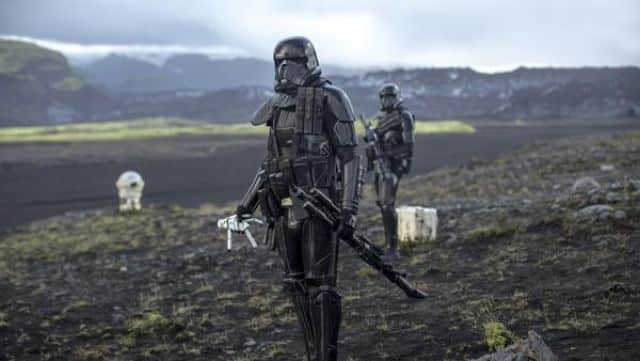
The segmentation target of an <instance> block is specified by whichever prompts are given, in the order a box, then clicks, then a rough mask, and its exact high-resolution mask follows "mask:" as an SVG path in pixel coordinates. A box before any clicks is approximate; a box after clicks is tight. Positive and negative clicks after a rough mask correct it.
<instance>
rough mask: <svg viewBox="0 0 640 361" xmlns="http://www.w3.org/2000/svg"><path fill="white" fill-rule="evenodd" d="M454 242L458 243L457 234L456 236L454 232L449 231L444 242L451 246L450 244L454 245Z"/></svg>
mask: <svg viewBox="0 0 640 361" xmlns="http://www.w3.org/2000/svg"><path fill="white" fill-rule="evenodd" d="M456 243H458V236H456V234H455V233H449V234H448V235H447V238H446V240H445V241H444V244H445V245H446V246H449V247H451V246H453V245H455V244H456Z"/></svg>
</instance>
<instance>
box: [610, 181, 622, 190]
mask: <svg viewBox="0 0 640 361" xmlns="http://www.w3.org/2000/svg"><path fill="white" fill-rule="evenodd" d="M609 189H610V190H612V191H621V190H623V189H624V185H623V184H622V183H620V182H613V183H611V184H610V185H609Z"/></svg>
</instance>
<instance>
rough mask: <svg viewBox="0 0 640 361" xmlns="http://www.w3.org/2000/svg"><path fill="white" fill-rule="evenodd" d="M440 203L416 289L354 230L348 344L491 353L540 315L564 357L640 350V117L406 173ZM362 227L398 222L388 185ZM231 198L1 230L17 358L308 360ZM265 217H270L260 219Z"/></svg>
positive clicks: (402, 353)
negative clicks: (233, 233)
mask: <svg viewBox="0 0 640 361" xmlns="http://www.w3.org/2000/svg"><path fill="white" fill-rule="evenodd" d="M403 184H404V185H403V188H402V191H401V200H402V203H409V204H421V205H427V206H432V207H436V208H438V210H439V216H440V229H439V236H438V239H437V240H436V241H435V242H429V243H423V244H419V245H415V246H412V247H406V248H405V249H404V255H405V257H404V258H403V261H402V263H401V265H400V266H401V268H403V269H406V270H408V271H409V272H410V274H411V278H412V279H413V280H415V281H416V282H417V283H418V284H419V285H420V286H421V287H423V288H424V289H426V290H427V291H428V292H429V293H430V297H429V298H428V299H427V300H424V301H414V300H408V299H406V298H405V297H404V296H403V294H402V293H401V292H400V291H399V290H397V289H396V288H395V287H394V286H392V285H391V284H389V283H388V282H387V281H386V280H384V279H383V278H381V277H380V276H379V275H377V274H376V273H375V272H373V271H371V270H370V269H369V268H368V267H367V266H366V265H365V264H364V263H362V262H361V261H359V259H357V258H356V256H355V255H354V254H353V253H352V252H351V251H350V250H348V249H347V248H346V246H345V247H342V250H343V251H342V255H341V266H340V272H341V273H340V274H341V280H340V285H339V289H340V292H341V293H342V295H343V304H344V322H343V327H342V332H341V359H343V360H354V361H355V360H361V361H364V360H461V359H468V358H476V357H481V356H482V355H484V354H486V353H488V352H490V351H492V350H493V349H498V348H502V347H504V346H507V345H508V344H510V343H513V342H515V341H516V340H517V339H520V338H524V337H527V335H528V334H529V331H530V330H533V331H535V332H536V333H538V334H539V335H541V336H542V338H543V339H544V340H545V342H546V343H547V345H548V346H549V347H550V348H551V350H553V352H554V353H555V354H556V355H557V356H558V357H559V358H560V359H561V360H637V359H640V343H639V342H638V340H640V302H639V301H640V287H639V286H638V282H637V280H638V278H639V277H640V258H639V253H638V252H639V251H640V249H639V248H640V133H637V132H635V133H626V134H618V135H613V136H603V135H599V136H590V137H579V138H570V139H566V140H561V141H555V142H551V143H545V144H537V145H533V146H530V147H526V148H523V149H521V150H519V151H517V152H515V153H511V154H508V155H505V156H503V157H501V158H499V159H497V160H496V161H492V162H483V161H474V162H470V163H467V164H466V165H465V166H462V167H456V168H445V169H440V170H437V171H435V172H431V173H429V174H427V175H425V176H420V177H415V178H411V179H408V180H406V181H404V183H403ZM366 196H367V199H366V201H365V202H364V205H363V211H362V213H361V217H360V219H361V222H360V227H361V229H363V230H366V231H367V233H369V234H370V235H371V236H372V237H373V238H374V239H376V240H381V236H382V233H381V231H382V229H381V227H380V217H379V215H378V214H377V212H376V209H375V207H374V204H373V202H372V197H371V191H370V190H368V192H367V194H366ZM231 210H232V208H231V207H213V206H211V205H204V206H202V207H199V208H181V207H177V206H173V207H171V206H162V207H161V206H155V207H148V208H146V209H144V210H143V212H141V213H140V214H130V215H118V214H115V213H114V212H113V211H112V210H95V211H87V212H79V213H71V214H67V215H64V216H60V217H56V218H52V219H48V220H44V221H39V222H35V223H31V224H29V225H27V226H22V227H19V228H16V229H13V230H11V231H6V232H4V233H3V234H0V360H231V361H240V360H242V361H249V360H302V351H303V349H302V345H301V340H300V336H299V333H298V328H297V321H296V319H295V316H294V313H293V310H292V307H291V306H290V305H289V303H288V302H287V300H286V297H285V295H283V294H282V292H281V287H280V284H279V282H278V279H279V276H280V264H279V260H278V259H277V257H276V256H275V254H273V253H271V252H269V251H267V250H265V249H257V250H253V249H248V248H246V247H244V243H245V242H244V241H243V240H242V239H239V240H238V243H237V245H238V246H240V245H243V247H242V248H241V249H238V250H237V251H234V252H231V253H227V252H226V250H225V244H224V234H223V232H220V231H218V230H216V227H215V221H216V219H217V218H219V217H221V216H222V215H225V214H228V213H230V212H231ZM258 233H259V232H258Z"/></svg>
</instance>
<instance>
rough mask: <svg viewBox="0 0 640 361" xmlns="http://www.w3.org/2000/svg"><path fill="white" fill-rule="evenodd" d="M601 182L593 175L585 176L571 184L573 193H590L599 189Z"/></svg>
mask: <svg viewBox="0 0 640 361" xmlns="http://www.w3.org/2000/svg"><path fill="white" fill-rule="evenodd" d="M599 189H600V183H598V181H596V180H595V179H593V177H583V178H580V179H578V180H577V181H575V183H573V185H572V186H571V192H572V193H588V192H590V191H593V190H599Z"/></svg>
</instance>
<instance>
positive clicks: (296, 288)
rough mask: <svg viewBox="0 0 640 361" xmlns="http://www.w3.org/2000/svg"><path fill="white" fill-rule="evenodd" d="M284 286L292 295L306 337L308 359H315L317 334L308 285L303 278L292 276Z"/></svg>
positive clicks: (303, 334)
mask: <svg viewBox="0 0 640 361" xmlns="http://www.w3.org/2000/svg"><path fill="white" fill-rule="evenodd" d="M284 287H285V290H286V292H287V293H288V294H289V296H290V297H291V302H292V303H293V307H294V309H295V310H296V315H297V317H298V321H299V322H300V328H301V330H302V337H303V338H304V347H305V350H306V351H307V360H308V361H315V360H316V358H315V354H316V345H315V335H314V333H313V331H314V330H313V323H312V319H311V312H310V307H309V295H308V292H307V287H306V286H305V285H304V283H303V281H302V280H300V279H291V278H288V279H285V280H284Z"/></svg>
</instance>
